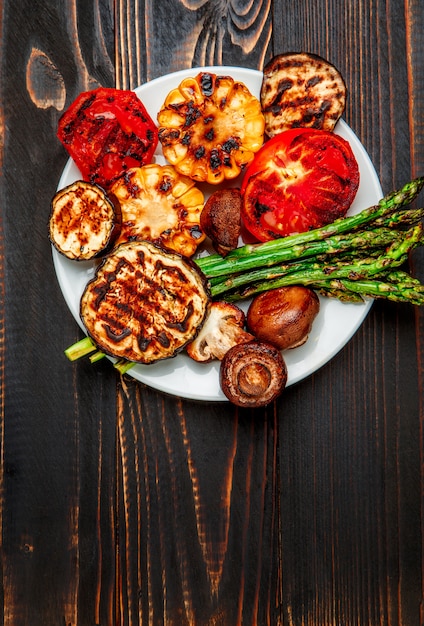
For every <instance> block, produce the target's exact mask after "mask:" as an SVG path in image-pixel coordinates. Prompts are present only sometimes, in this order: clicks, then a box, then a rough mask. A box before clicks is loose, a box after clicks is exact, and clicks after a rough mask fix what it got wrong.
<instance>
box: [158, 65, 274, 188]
mask: <svg viewBox="0 0 424 626" xmlns="http://www.w3.org/2000/svg"><path fill="white" fill-rule="evenodd" d="M158 123H159V141H160V142H161V144H162V151H163V154H164V156H165V158H166V159H167V160H168V161H169V162H170V163H172V164H173V165H175V167H176V169H177V170H178V171H179V172H180V173H181V174H184V175H186V176H190V178H193V179H194V180H197V181H206V182H208V183H212V184H219V183H222V182H223V181H224V180H226V179H233V178H236V177H237V176H238V175H239V174H240V172H241V171H242V169H244V167H245V166H246V165H247V164H248V163H250V161H251V160H252V159H253V155H254V153H255V152H257V151H258V150H259V148H260V147H261V145H262V143H263V137H264V124H265V122H264V116H263V114H262V111H261V105H260V102H259V100H258V99H257V98H256V97H255V96H253V95H252V94H251V93H250V91H249V90H248V88H247V87H246V86H245V85H244V84H243V83H241V82H236V81H234V79H233V78H231V77H230V76H217V75H216V74H211V73H209V72H200V73H199V74H198V75H197V76H196V77H193V78H186V79H184V80H183V81H182V82H181V83H180V85H179V86H178V87H177V88H176V89H173V90H172V91H171V92H170V93H169V94H168V96H167V98H166V99H165V102H164V104H163V106H162V108H161V110H160V111H159V113H158Z"/></svg>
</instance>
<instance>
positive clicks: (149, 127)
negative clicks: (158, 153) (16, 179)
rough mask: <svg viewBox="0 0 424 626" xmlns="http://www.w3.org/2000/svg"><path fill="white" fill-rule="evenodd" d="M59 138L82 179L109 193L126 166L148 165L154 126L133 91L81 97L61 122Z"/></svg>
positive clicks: (153, 146) (154, 143)
mask: <svg viewBox="0 0 424 626" xmlns="http://www.w3.org/2000/svg"><path fill="white" fill-rule="evenodd" d="M57 136H58V138H59V139H60V141H61V142H62V144H63V145H64V147H65V148H66V150H67V151H68V153H69V155H70V156H71V157H72V159H73V160H74V161H75V163H76V165H77V167H78V169H79V170H80V172H81V175H82V177H83V179H84V180H87V181H89V182H92V183H98V184H99V185H101V186H102V187H104V188H105V189H107V188H108V187H109V185H110V183H111V181H113V180H114V179H115V178H117V177H118V176H120V175H121V174H122V173H123V172H125V171H126V170H127V169H129V168H130V167H137V166H139V165H145V164H146V163H150V162H151V160H152V157H153V154H154V152H155V149H156V146H157V143H158V134H157V128H156V125H155V123H154V122H153V120H152V119H151V117H150V115H149V114H148V112H147V110H146V109H145V107H144V105H143V103H142V102H141V100H140V99H139V98H138V97H137V95H136V94H135V93H134V92H133V91H127V90H121V89H112V88H107V87H99V88H98V89H94V90H92V91H85V92H83V93H81V94H80V95H79V96H78V97H77V98H76V100H75V101H74V102H73V103H72V104H71V106H70V107H69V108H68V109H67V110H66V111H65V113H64V114H63V115H62V117H61V118H60V120H59V125H58V131H57Z"/></svg>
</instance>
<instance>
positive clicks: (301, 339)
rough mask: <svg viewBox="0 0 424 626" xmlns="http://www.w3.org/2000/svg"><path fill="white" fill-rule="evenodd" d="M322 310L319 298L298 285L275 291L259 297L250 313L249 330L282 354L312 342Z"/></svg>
mask: <svg viewBox="0 0 424 626" xmlns="http://www.w3.org/2000/svg"><path fill="white" fill-rule="evenodd" d="M319 309H320V303H319V298H318V296H317V295H316V293H315V292H314V291H313V290H312V289H309V288H307V287H302V286H298V285H294V286H290V287H280V288H279V289H271V290H270V291H265V292H263V293H261V294H259V295H258V296H256V297H255V298H254V299H253V300H252V302H251V304H250V306H249V309H248V312H247V327H248V330H250V332H251V333H253V334H254V335H255V337H256V338H257V339H260V340H261V341H269V342H270V343H272V344H273V345H274V346H276V347H277V348H278V349H279V350H286V349H288V348H296V347H298V346H301V345H302V344H303V343H305V341H306V340H307V339H308V336H309V333H310V331H311V328H312V324H313V321H314V320H315V318H316V316H317V315H318V312H319Z"/></svg>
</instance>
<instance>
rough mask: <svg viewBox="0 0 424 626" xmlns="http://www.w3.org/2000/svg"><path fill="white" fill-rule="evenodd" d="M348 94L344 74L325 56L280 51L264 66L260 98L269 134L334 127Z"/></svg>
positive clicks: (272, 135)
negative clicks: (324, 57)
mask: <svg viewBox="0 0 424 626" xmlns="http://www.w3.org/2000/svg"><path fill="white" fill-rule="evenodd" d="M346 98H347V87H346V83H345V81H344V79H343V76H342V75H341V73H340V72H339V70H338V69H337V68H336V67H335V66H334V65H333V64H332V63H330V62H329V61H327V60H326V59H323V58H322V57H320V56H319V55H317V54H312V53H308V52H287V53H283V54H279V55H277V56H275V57H273V58H272V59H271V60H270V61H269V62H268V63H267V64H266V65H265V67H264V69H263V81H262V86H261V93H260V100H261V105H262V111H263V113H264V117H265V132H266V135H267V136H268V137H274V136H275V135H278V134H279V133H281V132H283V131H285V130H288V129H290V128H299V127H305V128H318V129H322V130H328V131H332V130H333V129H334V126H335V125H336V123H337V121H338V120H339V118H340V117H341V115H342V114H343V112H344V109H345V106H346Z"/></svg>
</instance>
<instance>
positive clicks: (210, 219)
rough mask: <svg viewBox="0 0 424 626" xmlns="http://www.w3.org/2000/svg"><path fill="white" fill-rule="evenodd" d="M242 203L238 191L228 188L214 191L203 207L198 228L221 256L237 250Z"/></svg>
mask: <svg viewBox="0 0 424 626" xmlns="http://www.w3.org/2000/svg"><path fill="white" fill-rule="evenodd" d="M242 203H243V202H242V198H241V193H240V189H236V188H234V189H233V188H228V189H219V190H218V191H215V193H213V194H212V195H211V196H209V198H208V200H207V201H206V204H205V206H204V207H203V210H202V213H201V215H200V228H201V229H202V231H203V232H204V233H205V234H206V235H207V236H208V237H209V239H210V240H211V241H212V245H213V247H214V249H215V250H216V251H217V252H218V253H219V254H221V255H222V256H225V255H226V254H228V252H230V250H234V249H235V248H237V245H238V240H239V236H240V229H241V217H240V215H241V207H242Z"/></svg>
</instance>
